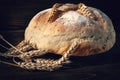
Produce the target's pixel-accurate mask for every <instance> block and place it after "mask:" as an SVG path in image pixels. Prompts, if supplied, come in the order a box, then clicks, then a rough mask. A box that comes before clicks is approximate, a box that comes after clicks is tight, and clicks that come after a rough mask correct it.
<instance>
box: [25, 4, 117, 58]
mask: <svg viewBox="0 0 120 80" xmlns="http://www.w3.org/2000/svg"><path fill="white" fill-rule="evenodd" d="M25 41H26V42H28V43H30V44H31V45H32V46H33V47H34V48H36V49H45V50H48V51H49V52H51V53H55V54H61V55H63V54H64V53H65V52H66V51H68V49H69V48H70V46H71V45H72V43H73V42H74V41H77V42H78V45H79V47H78V48H77V50H76V51H75V52H74V53H73V54H72V55H73V56H88V55H94V54H98V53H102V52H105V51H107V50H109V49H111V48H112V47H113V45H114V43H115V31H114V28H113V24H112V22H111V20H110V18H109V17H108V16H107V15H105V14H104V13H103V12H102V11H100V10H98V9H96V8H93V7H88V6H85V5H82V6H80V5H78V4H63V5H59V4H57V5H54V6H53V7H52V8H49V9H46V10H43V11H41V12H39V13H38V14H36V15H35V16H34V17H33V19H32V20H31V21H30V23H29V25H28V27H27V28H26V31H25Z"/></svg>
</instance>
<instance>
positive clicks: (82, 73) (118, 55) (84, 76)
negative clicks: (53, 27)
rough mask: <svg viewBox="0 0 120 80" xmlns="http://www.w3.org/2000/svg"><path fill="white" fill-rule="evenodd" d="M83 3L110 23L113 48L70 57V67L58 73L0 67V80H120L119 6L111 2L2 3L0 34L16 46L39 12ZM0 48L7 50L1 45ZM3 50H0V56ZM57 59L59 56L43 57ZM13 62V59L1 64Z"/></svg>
mask: <svg viewBox="0 0 120 80" xmlns="http://www.w3.org/2000/svg"><path fill="white" fill-rule="evenodd" d="M56 2H59V3H66V2H69V3H79V2H84V3H85V4H87V5H89V6H93V7H96V8H99V9H100V10H102V11H103V12H105V13H106V14H107V15H108V16H109V17H110V18H111V19H112V21H113V24H114V26H115V30H116V34H117V37H116V44H115V46H114V47H113V48H112V49H111V50H110V51H108V52H105V53H103V54H100V55H94V56H88V57H71V61H72V63H71V64H70V65H65V67H64V68H61V69H59V70H57V71H53V72H46V71H28V70H24V69H21V68H17V67H13V66H9V65H5V64H2V63H0V80H119V79H120V42H119V40H120V36H119V34H120V27H119V25H120V23H119V22H120V18H119V14H120V12H119V10H118V8H119V4H118V3H119V2H117V1H113V0H111V1H110V0H104V1H102V0H96V1H94V0H81V1H80V0H71V1H69V0H66V1H65V0H59V1H57V0H51V1H49V0H43V1H42V0H4V1H3V0H1V1H0V34H2V35H3V36H4V38H6V39H7V40H8V41H9V42H11V43H12V44H14V45H16V44H18V43H19V42H20V41H21V40H22V39H23V38H24V30H25V28H26V27H27V25H28V23H29V21H30V19H31V18H32V17H33V16H34V15H35V14H36V13H38V12H39V11H41V10H43V9H46V8H49V7H51V5H53V4H54V3H56ZM0 44H3V45H5V46H7V47H9V46H8V45H6V44H5V43H4V42H3V41H1V40H0ZM4 51H5V49H3V48H2V47H0V52H4ZM46 56H47V57H49V56H50V57H53V58H56V57H57V58H59V57H61V56H58V55H52V54H50V55H46ZM1 59H2V60H7V61H12V59H10V58H7V59H4V58H3V57H0V60H1Z"/></svg>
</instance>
